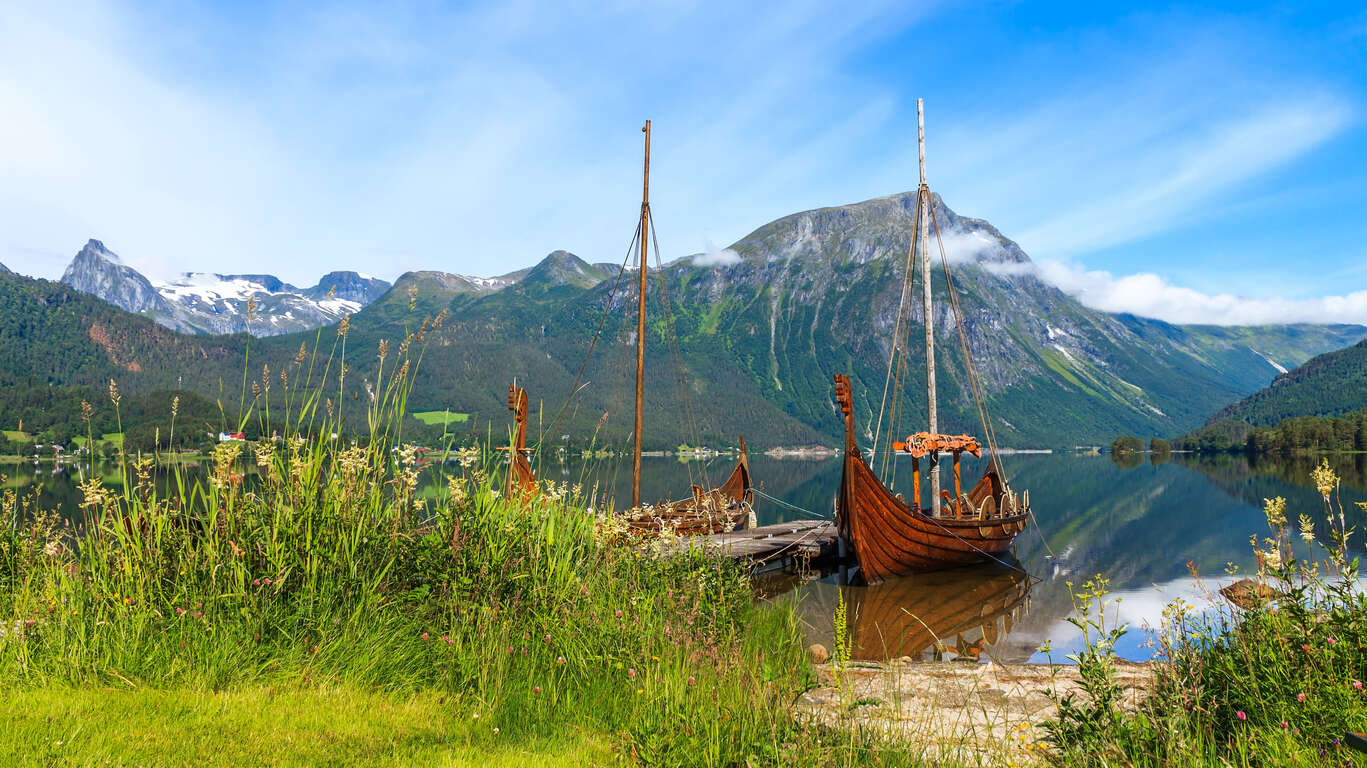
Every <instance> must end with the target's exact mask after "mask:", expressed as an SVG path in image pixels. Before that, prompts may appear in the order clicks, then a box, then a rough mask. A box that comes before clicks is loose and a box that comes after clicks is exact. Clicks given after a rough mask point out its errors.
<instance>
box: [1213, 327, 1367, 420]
mask: <svg viewBox="0 0 1367 768" xmlns="http://www.w3.org/2000/svg"><path fill="white" fill-rule="evenodd" d="M1364 408H1367V340H1364V341H1362V342H1360V343H1358V344H1355V345H1353V346H1351V347H1346V348H1344V349H1338V350H1335V351H1333V352H1328V353H1325V354H1322V355H1319V356H1318V357H1315V358H1313V359H1311V360H1309V361H1307V362H1306V363H1305V364H1304V365H1301V366H1300V367H1298V368H1296V369H1294V370H1291V371H1288V372H1286V373H1283V374H1281V375H1280V376H1278V377H1277V378H1275V379H1273V380H1272V383H1271V384H1269V385H1268V386H1266V387H1264V388H1262V389H1259V390H1258V391H1256V392H1254V393H1253V394H1251V395H1249V396H1248V397H1245V398H1244V399H1242V400H1240V401H1239V402H1237V403H1234V404H1233V405H1230V406H1227V407H1225V408H1223V409H1221V410H1220V411H1219V412H1218V413H1216V414H1215V415H1214V416H1213V417H1211V419H1210V421H1211V422H1212V423H1213V422H1217V421H1243V422H1246V423H1248V424H1252V425H1254V426H1271V425H1273V424H1276V423H1278V422H1280V421H1282V420H1284V419H1290V418H1296V417H1299V416H1342V415H1344V414H1346V413H1352V412H1353V411H1360V410H1363V409H1364Z"/></svg>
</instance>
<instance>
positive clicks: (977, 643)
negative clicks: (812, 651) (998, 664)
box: [758, 563, 1033, 661]
mask: <svg viewBox="0 0 1367 768" xmlns="http://www.w3.org/2000/svg"><path fill="white" fill-rule="evenodd" d="M816 576H818V574H810V577H804V576H802V575H797V574H770V575H767V576H766V577H763V578H762V579H761V580H760V581H759V582H758V586H759V588H760V590H761V591H762V592H763V593H764V594H766V595H774V596H778V595H781V594H783V593H789V592H791V591H793V590H794V588H795V587H798V586H799V582H808V583H806V584H804V585H802V586H801V588H800V589H797V590H796V591H797V592H798V593H800V594H801V599H800V600H799V601H798V603H797V606H796V611H797V615H798V619H799V621H800V622H801V623H802V625H803V630H804V633H805V634H806V636H807V637H808V639H809V641H810V642H815V643H820V644H822V645H824V646H826V648H828V649H833V648H834V647H835V625H834V617H835V613H836V607H837V605H838V603H839V599H840V595H841V593H843V594H844V597H845V617H846V627H847V632H848V637H849V642H850V658H851V659H852V660H856V661H882V660H885V659H898V658H904V657H910V658H911V659H914V660H917V661H943V660H948V659H962V660H972V661H977V660H980V659H982V660H986V659H989V658H991V659H997V660H1000V661H1023V660H1024V659H1023V658H1018V657H1020V656H1021V654H1022V653H1024V655H1025V656H1026V657H1028V656H1029V655H1030V651H1031V650H1033V649H1024V648H1020V647H1019V644H1009V643H1007V642H1006V641H1007V638H1008V637H1009V636H1010V634H1011V632H1012V630H1013V629H1015V628H1016V626H1017V625H1018V624H1019V623H1020V622H1021V620H1022V619H1023V618H1024V617H1025V616H1026V615H1027V614H1028V613H1029V610H1030V586H1031V581H1032V580H1031V578H1030V577H1029V576H1027V575H1025V574H1024V573H1022V572H1021V571H1019V570H1016V569H1013V568H1008V567H1005V566H1003V565H998V564H996V563H989V564H985V565H977V566H969V567H965V568H955V569H952V570H946V571H938V572H934V573H921V574H914V575H911V576H905V577H902V578H897V579H889V580H887V581H884V582H882V583H880V584H876V585H874V586H854V585H842V584H841V583H840V582H841V581H842V576H841V574H839V573H834V574H829V575H827V576H826V577H824V578H820V579H818V578H815V577H816ZM780 599H781V598H780Z"/></svg>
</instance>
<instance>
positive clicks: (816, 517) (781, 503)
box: [750, 487, 831, 520]
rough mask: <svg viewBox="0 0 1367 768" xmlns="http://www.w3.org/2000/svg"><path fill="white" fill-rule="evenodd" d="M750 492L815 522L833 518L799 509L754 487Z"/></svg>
mask: <svg viewBox="0 0 1367 768" xmlns="http://www.w3.org/2000/svg"><path fill="white" fill-rule="evenodd" d="M750 492H751V493H753V494H755V495H756V496H763V497H764V498H766V499H768V500H769V501H772V502H774V503H775V504H777V505H779V506H780V507H785V508H787V509H791V510H792V511H794V512H801V513H802V514H804V515H807V516H808V517H810V518H812V519H813V520H830V519H831V516H830V515H823V514H821V513H819V512H813V511H811V510H810V509H805V508H803V507H799V506H797V505H796V504H792V503H790V502H787V501H784V500H783V499H780V498H778V497H776V496H770V495H769V494H767V493H765V492H764V491H761V490H760V489H758V488H754V487H752V488H750Z"/></svg>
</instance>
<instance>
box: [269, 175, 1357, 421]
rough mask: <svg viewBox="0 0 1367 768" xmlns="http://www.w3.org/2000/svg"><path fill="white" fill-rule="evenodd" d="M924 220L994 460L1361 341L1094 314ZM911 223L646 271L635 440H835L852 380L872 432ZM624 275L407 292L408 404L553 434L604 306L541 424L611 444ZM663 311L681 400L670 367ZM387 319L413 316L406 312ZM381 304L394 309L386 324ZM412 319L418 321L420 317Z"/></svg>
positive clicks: (778, 237)
mask: <svg viewBox="0 0 1367 768" xmlns="http://www.w3.org/2000/svg"><path fill="white" fill-rule="evenodd" d="M936 206H937V217H938V220H939V222H940V224H941V227H942V229H943V231H944V232H945V233H946V236H947V240H948V241H950V242H951V243H953V244H954V245H953V246H952V249H953V251H954V252H953V253H951V254H950V255H951V258H953V259H954V260H955V261H956V262H958V263H957V265H956V283H957V285H958V288H959V290H960V293H961V298H962V302H963V306H964V310H965V314H966V318H965V326H966V333H967V336H968V338H969V341H970V346H971V348H972V349H973V352H974V356H975V360H976V361H977V365H978V369H979V371H980V373H981V375H982V378H983V381H984V384H985V387H986V392H987V396H988V400H989V404H990V406H991V408H992V410H993V413H994V414H996V415H997V416H999V417H1000V418H1001V419H1003V420H1004V422H1003V424H1002V425H1001V427H999V431H1000V433H1001V437H1002V438H1003V440H1004V441H1005V442H1007V443H1008V444H1013V445H1041V444H1043V445H1072V444H1075V443H1080V442H1102V441H1109V439H1110V437H1113V436H1114V435H1115V434H1118V433H1123V432H1129V433H1136V434H1144V435H1155V434H1156V435H1164V434H1173V433H1175V432H1178V431H1181V430H1182V429H1186V428H1190V427H1191V426H1194V425H1196V424H1199V423H1200V422H1201V421H1202V420H1203V419H1204V417H1205V416H1206V415H1207V414H1209V413H1210V412H1212V411H1213V410H1215V409H1217V408H1219V407H1220V406H1221V405H1223V404H1225V403H1228V402H1230V401H1231V400H1235V399H1237V398H1239V397H1241V396H1243V395H1245V394H1247V393H1249V392H1251V391H1253V390H1255V389H1257V388H1258V387H1259V386H1262V385H1263V384H1265V383H1266V382H1267V381H1268V380H1269V379H1270V378H1271V377H1272V376H1273V375H1274V374H1275V373H1276V372H1277V370H1278V366H1283V367H1285V366H1291V365H1295V364H1297V363H1300V362H1303V361H1304V360H1306V359H1308V358H1309V357H1311V356H1313V355H1314V354H1318V353H1320V352H1323V351H1325V350H1327V349H1332V348H1334V347H1338V346H1342V345H1343V344H1346V343H1351V342H1352V341H1355V340H1357V339H1359V338H1362V337H1363V335H1364V334H1367V329H1364V328H1362V327H1360V326H1349V325H1341V326H1313V325H1303V326H1275V327H1262V328H1217V327H1208V326H1192V327H1181V326H1174V325H1171V324H1168V323H1163V322H1160V321H1156V320H1149V319H1144V318H1137V317H1132V316H1118V315H1110V314H1107V313H1104V312H1099V311H1096V310H1092V309H1089V308H1087V307H1085V306H1083V305H1081V304H1079V303H1078V302H1077V301H1075V300H1073V299H1072V298H1071V297H1069V296H1068V295H1066V294H1064V293H1063V292H1061V291H1059V290H1058V289H1057V288H1055V287H1053V286H1052V285H1049V284H1047V283H1044V282H1042V281H1041V280H1039V279H1038V278H1037V277H1036V276H1035V275H1034V272H1033V268H1032V267H1031V265H1030V262H1029V259H1028V257H1026V255H1025V254H1024V253H1023V252H1022V251H1021V250H1020V248H1019V247H1018V246H1017V245H1016V244H1015V243H1013V242H1011V241H1010V240H1008V239H1006V238H1005V237H1003V236H1002V235H1001V234H1000V233H999V232H997V230H996V229H994V228H992V227H991V225H989V224H987V223H986V222H983V221H980V220H976V219H969V218H966V217H960V216H958V215H956V214H955V213H954V212H953V211H952V210H950V209H949V208H948V207H946V206H944V204H943V203H942V202H940V201H939V200H938V199H937V201H936ZM914 215H915V212H914V195H910V194H906V195H898V196H892V197H886V198H878V199H875V200H870V201H866V202H863V203H859V204H855V205H850V206H842V207H836V208H826V209H820V210H816V211H808V212H804V213H800V214H795V215H793V216H789V217H785V218H783V219H780V220H778V221H775V222H771V223H770V224H767V225H765V226H764V227H761V228H760V229H758V230H756V231H755V232H754V233H752V234H751V235H749V236H747V237H745V238H743V239H742V240H740V241H739V242H737V243H735V244H734V245H733V246H732V247H731V248H730V249H729V250H728V251H726V252H724V253H723V255H722V256H721V257H717V256H715V255H709V256H706V257H692V258H686V259H681V260H678V261H676V262H674V263H672V264H670V265H669V266H667V267H666V268H665V270H664V271H663V272H656V273H655V275H654V282H653V283H652V285H653V286H654V287H653V288H652V294H651V296H650V318H651V319H650V322H649V324H648V328H647V361H648V362H647V385H646V397H647V420H646V424H647V444H648V445H649V446H653V447H667V446H671V445H674V444H676V443H677V442H679V441H680V440H689V439H692V438H691V436H692V433H693V430H692V429H691V424H694V423H696V425H697V432H698V436H699V437H700V438H701V439H703V440H706V441H712V442H717V441H732V442H733V441H734V440H735V437H736V436H737V435H738V434H745V435H746V436H747V438H748V439H749V441H750V442H752V443H754V444H757V445H772V444H780V443H796V442H814V441H820V442H825V443H827V444H830V443H831V441H832V440H833V439H834V438H835V436H836V433H837V429H838V424H839V421H838V419H837V418H836V417H835V415H834V414H835V412H834V405H833V401H832V389H831V387H832V385H831V375H832V374H833V373H836V372H845V373H849V374H850V375H851V376H852V378H853V379H854V382H855V390H856V391H855V395H856V403H857V406H856V408H857V416H858V420H859V422H860V423H861V425H868V424H870V423H871V421H872V420H873V417H874V416H875V415H876V412H877V410H878V407H879V405H880V402H879V398H880V396H881V393H882V389H883V384H884V376H885V372H886V363H887V357H888V353H889V348H890V343H891V336H892V329H893V327H894V325H895V323H896V316H897V308H898V306H897V305H898V297H899V295H900V291H901V270H902V268H903V265H904V263H905V259H906V249H907V245H908V243H910V241H911V236H912V228H913V225H914ZM543 266H545V267H546V269H544V270H543ZM551 266H554V267H555V270H551V268H550V267H551ZM587 268H589V267H588V265H587V264H585V263H584V262H582V261H581V260H579V259H577V258H576V257H569V256H568V255H567V254H563V253H560V254H553V255H552V257H550V258H548V260H547V262H546V263H545V264H543V265H538V267H537V268H535V269H533V270H531V271H530V272H529V273H528V275H529V276H530V275H533V274H537V273H538V271H543V272H545V271H558V272H560V273H568V274H574V275H579V274H583V273H584V271H585V270H586V269H587ZM632 277H633V276H632V275H631V274H628V275H626V278H627V279H625V280H623V281H622V284H621V285H617V282H616V280H615V275H613V276H611V277H610V278H609V279H607V280H603V281H601V282H597V283H596V284H592V285H590V283H591V281H590V280H584V281H582V283H575V282H573V281H569V280H561V281H558V284H557V285H555V286H554V287H553V288H552V289H549V290H543V289H539V288H538V289H537V290H532V289H531V287H529V286H521V285H519V284H514V285H513V286H511V287H509V288H504V289H502V290H499V291H494V292H490V293H481V294H474V293H469V292H465V293H460V294H457V295H446V296H442V297H441V298H439V299H438V300H437V301H436V302H435V303H431V304H424V298H425V294H424V291H423V288H422V286H419V289H418V296H417V299H416V301H417V304H418V307H419V309H420V310H422V311H426V312H429V313H430V312H431V311H435V309H436V308H437V306H441V307H443V308H445V309H446V310H447V316H446V318H445V323H444V325H443V327H442V328H441V329H439V330H436V331H433V332H431V333H430V334H429V336H428V341H429V347H428V351H427V357H426V359H425V361H424V364H423V369H422V374H421V378H422V380H421V382H420V386H419V387H418V388H417V390H416V392H415V396H414V397H415V400H414V402H415V404H417V405H420V406H421V407H423V408H432V409H446V408H449V409H451V410H455V411H460V412H466V413H472V414H475V416H476V419H475V420H473V421H472V423H473V424H479V423H493V424H496V425H502V424H503V423H504V422H505V421H506V414H505V412H504V406H503V400H504V397H505V393H506V385H507V383H508V382H509V381H512V380H513V379H517V380H518V381H519V382H520V383H522V384H523V385H524V386H526V387H527V388H528V389H529V391H530V392H531V395H532V398H533V402H534V403H536V401H538V400H544V407H543V408H541V409H540V425H541V428H542V429H543V430H549V429H551V427H552V424H553V423H554V422H555V419H556V416H557V414H558V413H559V409H560V407H561V405H562V404H563V403H564V401H565V398H566V396H567V394H568V393H569V391H570V386H571V384H572V382H573V381H574V379H575V374H576V372H577V371H578V369H579V366H580V365H581V363H583V362H584V355H585V352H586V350H587V347H588V344H589V340H590V339H591V338H592V336H593V333H594V330H595V329H596V328H597V327H598V323H599V322H600V319H602V317H603V314H602V313H603V308H604V307H605V306H607V304H608V301H609V298H610V297H611V300H612V311H611V312H610V313H609V314H608V315H607V317H606V320H605V322H604V326H603V328H604V332H603V336H602V337H601V339H600V340H599V342H598V344H597V346H596V347H595V351H594V354H593V355H592V357H591V358H590V359H589V360H588V363H587V365H586V367H585V371H584V375H583V377H582V381H581V385H582V387H581V390H580V392H579V394H578V395H577V396H576V398H575V400H574V403H573V407H571V409H570V410H569V411H568V413H567V415H566V417H565V418H564V419H562V420H561V422H560V423H558V424H556V425H555V430H556V433H557V436H558V435H561V434H570V435H573V436H574V437H575V438H583V437H585V436H587V435H589V434H593V433H595V431H596V433H597V434H598V435H599V437H600V438H609V439H614V440H616V439H624V438H625V436H626V434H627V431H628V427H629V418H628V417H629V412H630V408H631V391H632V381H631V379H632V362H633V361H632V353H631V352H630V345H631V344H632V343H633V339H634V331H635V327H634V326H635V324H634V321H633V320H632V311H633V308H634V306H635V286H634V281H633V280H632V279H631V278H632ZM933 281H934V285H935V290H936V293H937V296H944V295H945V284H944V276H943V274H941V273H940V271H939V270H938V269H937V270H936V275H935V277H934V278H933ZM400 283H401V284H402V283H403V281H402V280H401V281H400ZM399 290H401V288H400V287H399V286H396V288H395V292H396V293H397V292H398V291H399ZM666 297H667V299H668V301H669V304H670V307H671V308H672V310H673V319H674V329H675V331H676V334H677V337H678V340H679V346H678V355H679V359H680V360H681V361H682V370H683V371H684V372H685V376H686V380H687V389H686V397H685V396H682V395H681V392H680V389H679V384H678V382H677V381H676V379H675V376H674V373H675V369H674V368H673V367H672V366H671V365H670V361H671V360H672V359H673V358H672V355H671V349H670V346H669V344H668V343H667V340H668V338H669V334H668V333H667V331H668V322H667V319H666V314H665V313H664V311H663V310H664V303H665V301H666ZM398 304H399V302H395V301H386V300H381V301H379V302H376V305H372V307H370V308H367V309H366V310H363V311H362V312H360V313H359V314H358V315H357V316H356V317H355V318H354V322H353V326H352V327H353V334H354V336H353V342H357V343H361V344H363V345H369V344H377V343H378V341H379V339H380V338H384V337H389V338H393V337H395V336H396V335H398V334H399V333H400V329H401V327H402V325H401V324H400V323H399V322H398V321H397V319H396V318H395V317H394V316H393V313H392V310H393V309H395V307H396V305H398ZM401 304H402V308H403V309H404V310H405V311H406V309H407V299H406V298H405V299H404V300H403V302H401ZM386 306H388V307H389V309H390V310H391V312H390V313H388V314H383V315H382V314H381V312H382V310H383V308H384V307H386ZM910 312H911V315H910V318H911V322H913V323H915V324H916V325H917V326H918V328H917V331H916V333H917V334H919V326H920V323H921V318H920V317H919V313H918V312H917V311H916V309H915V308H914V307H913V308H911V310H910ZM936 312H937V317H936V321H937V328H938V329H939V332H938V333H937V355H938V359H939V361H940V369H939V370H940V375H939V387H940V389H939V392H940V397H941V402H942V405H941V414H942V415H941V427H942V428H944V429H947V430H959V429H963V430H972V431H978V429H977V427H976V411H975V409H974V407H973V403H972V401H971V398H969V397H968V394H967V393H968V388H967V385H966V380H967V379H966V371H965V366H964V360H963V354H962V352H961V351H960V346H959V339H958V336H957V333H956V331H955V329H954V326H953V324H952V321H951V317H950V314H949V312H950V310H949V306H948V304H947V303H946V302H940V303H939V304H937V307H936ZM406 322H407V323H408V324H409V326H410V327H416V320H415V319H410V320H408V321H406ZM278 343H283V344H286V345H288V344H294V345H297V344H298V341H297V340H294V339H290V338H282V339H279V340H278ZM921 367H922V365H921V363H920V362H919V361H915V360H913V361H911V363H910V365H909V370H908V373H909V382H908V385H907V390H906V391H907V392H908V399H907V403H908V410H907V419H906V421H905V423H904V424H903V425H902V426H901V427H900V428H899V431H901V430H902V429H906V430H911V429H915V428H918V427H919V422H920V421H921V420H922V419H923V418H924V417H923V416H922V415H921V414H922V410H921V409H922V406H921V405H920V403H922V402H923V399H924V398H923V397H922V396H921V394H920V393H922V392H923V391H924V384H923V375H922V373H921ZM537 410H538V408H537V407H535V406H534V408H533V411H534V414H533V424H537V423H538V418H537V415H536V413H535V412H536V411H537ZM870 431H871V430H870Z"/></svg>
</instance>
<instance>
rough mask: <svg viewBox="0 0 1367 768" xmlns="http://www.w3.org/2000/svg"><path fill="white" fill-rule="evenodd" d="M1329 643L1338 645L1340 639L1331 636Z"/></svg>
mask: <svg viewBox="0 0 1367 768" xmlns="http://www.w3.org/2000/svg"><path fill="white" fill-rule="evenodd" d="M1329 644H1330V645H1338V644H1339V641H1337V640H1335V639H1334V638H1332V637H1331V638H1329Z"/></svg>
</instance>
